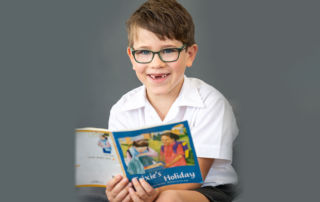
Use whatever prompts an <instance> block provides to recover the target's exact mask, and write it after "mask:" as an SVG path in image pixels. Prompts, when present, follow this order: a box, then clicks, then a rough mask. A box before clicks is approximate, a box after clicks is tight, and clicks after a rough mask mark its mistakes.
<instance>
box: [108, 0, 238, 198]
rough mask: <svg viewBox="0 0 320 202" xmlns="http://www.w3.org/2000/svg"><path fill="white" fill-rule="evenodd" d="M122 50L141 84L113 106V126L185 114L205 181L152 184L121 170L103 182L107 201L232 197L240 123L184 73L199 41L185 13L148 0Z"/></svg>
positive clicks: (164, 0)
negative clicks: (124, 49) (197, 182)
mask: <svg viewBox="0 0 320 202" xmlns="http://www.w3.org/2000/svg"><path fill="white" fill-rule="evenodd" d="M127 30H128V39H129V47H128V48H127V53H128V56H129V58H130V61H131V63H132V67H133V70H134V71H135V72H136V75H137V77H138V79H139V80H140V81H141V82H142V84H143V86H141V87H138V88H136V89H134V90H132V91H130V92H128V93H127V94H125V95H124V96H122V98H121V99H120V100H119V101H118V102H117V103H116V104H115V105H114V106H113V107H112V109H111V111H110V117H109V129H110V130H123V129H130V128H139V127H145V126H147V125H158V124H162V123H170V122H177V121H182V120H188V122H189V125H190V129H191V134H192V136H193V140H194V144H195V149H196V153H197V156H198V161H199V165H200V170H201V174H202V177H203V179H204V183H203V184H196V183H189V184H177V185H169V186H164V187H161V188H158V189H154V188H153V187H151V186H150V185H149V184H148V183H147V182H146V181H144V180H143V179H139V180H138V179H133V180H132V181H131V182H128V179H127V178H124V177H122V176H121V175H118V176H116V177H115V178H113V179H111V180H110V181H109V182H108V183H107V189H106V195H107V197H108V199H109V201H111V202H114V201H122V202H127V201H144V202H147V201H157V202H161V201H165V202H170V201H187V202H188V201H221V202H222V201H232V194H231V192H232V190H231V188H232V185H233V184H235V183H236V182H237V175H236V173H235V171H234V169H233V168H232V166H231V161H232V143H233V140H234V139H235V137H236V136H237V134H238V128H237V125H236V121H235V118H234V115H233V112H232V108H231V106H230V105H229V103H228V102H227V100H226V99H225V98H224V97H223V95H222V94H221V93H220V92H218V91H217V90H216V89H214V88H213V87H212V86H210V85H208V84H206V83H204V82H203V81H201V80H199V79H195V78H187V77H186V76H185V75H184V72H185V69H186V68H187V67H191V66H192V63H193V61H194V59H195V57H196V53H197V50H198V46H197V45H196V43H195V41H194V24H193V22H192V18H191V16H190V14H189V13H188V12H187V11H186V9H185V8H184V7H182V6H181V5H180V4H179V3H177V2H176V1H175V0H149V1H147V2H145V3H144V4H143V5H142V6H141V7H140V8H139V9H138V10H137V11H136V12H134V13H133V15H132V16H131V17H130V19H129V20H128V22H127Z"/></svg>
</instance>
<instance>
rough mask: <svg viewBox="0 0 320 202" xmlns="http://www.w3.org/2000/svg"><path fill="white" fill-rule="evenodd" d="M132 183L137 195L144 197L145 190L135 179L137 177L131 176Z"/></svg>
mask: <svg viewBox="0 0 320 202" xmlns="http://www.w3.org/2000/svg"><path fill="white" fill-rule="evenodd" d="M132 184H133V186H134V188H135V189H136V193H137V195H138V196H139V198H141V199H144V198H146V195H147V193H146V191H145V190H144V189H143V187H142V186H141V184H140V182H139V181H138V180H137V178H133V179H132Z"/></svg>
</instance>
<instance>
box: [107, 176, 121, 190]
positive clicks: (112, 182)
mask: <svg viewBox="0 0 320 202" xmlns="http://www.w3.org/2000/svg"><path fill="white" fill-rule="evenodd" d="M121 179H122V176H121V175H117V176H115V177H114V178H112V179H111V180H109V181H108V183H107V191H108V190H112V189H113V187H114V186H115V185H116V184H117V183H118V182H119V181H120V180H121Z"/></svg>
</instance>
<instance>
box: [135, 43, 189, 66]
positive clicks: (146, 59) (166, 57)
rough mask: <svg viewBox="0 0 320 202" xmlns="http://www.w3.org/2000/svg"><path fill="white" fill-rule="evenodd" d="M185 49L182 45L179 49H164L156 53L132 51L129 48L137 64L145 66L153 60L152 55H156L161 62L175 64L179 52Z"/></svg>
mask: <svg viewBox="0 0 320 202" xmlns="http://www.w3.org/2000/svg"><path fill="white" fill-rule="evenodd" d="M185 48H186V45H185V44H183V46H182V47H181V48H165V49H162V50H160V51H157V52H153V51H151V50H134V49H133V48H131V52H132V55H133V57H134V59H135V61H136V62H137V63H141V64H147V63H150V62H151V61H152V60H153V57H154V54H158V56H159V58H160V60H161V61H163V62H175V61H177V60H178V59H179V56H180V52H181V51H182V50H183V49H185Z"/></svg>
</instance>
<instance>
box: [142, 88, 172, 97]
mask: <svg viewBox="0 0 320 202" xmlns="http://www.w3.org/2000/svg"><path fill="white" fill-rule="evenodd" d="M147 95H148V96H166V95H169V92H168V89H163V88H149V89H147Z"/></svg>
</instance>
